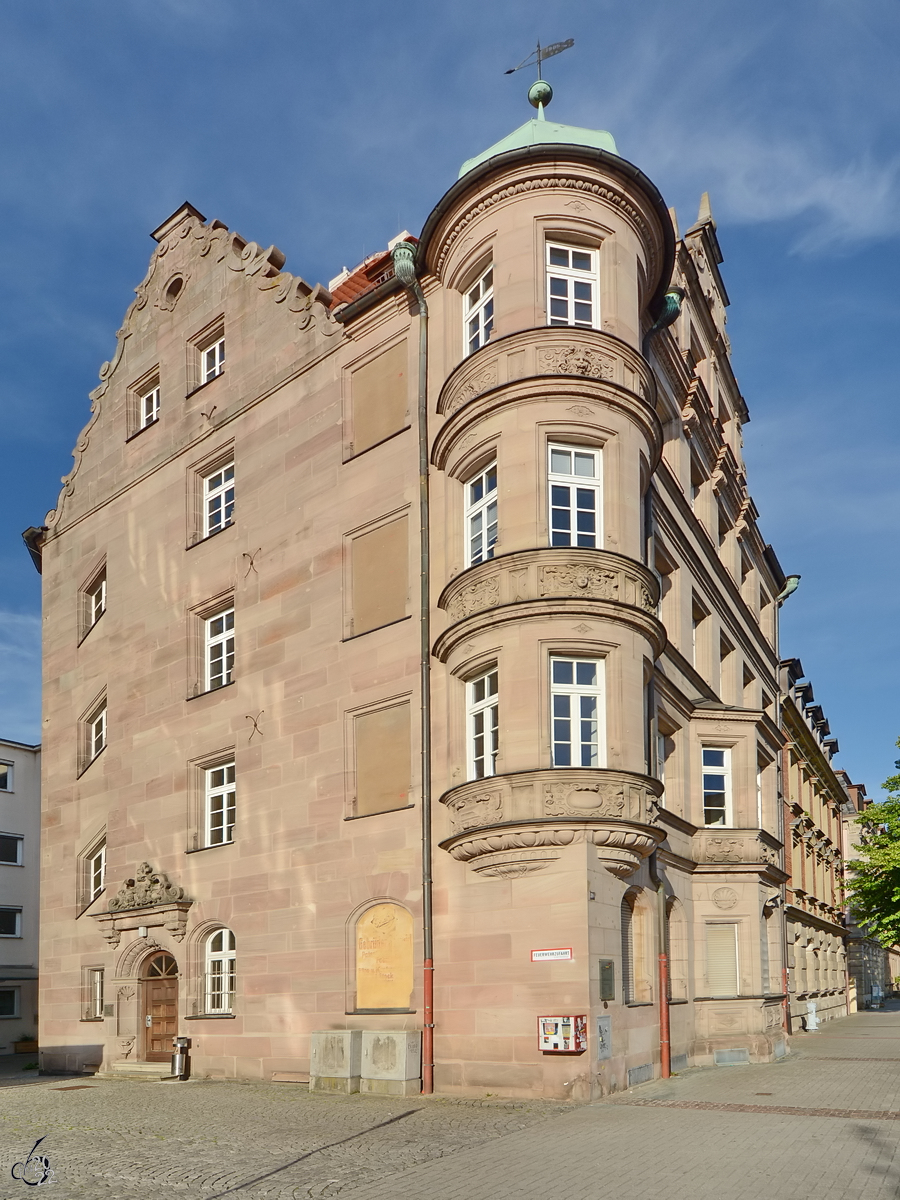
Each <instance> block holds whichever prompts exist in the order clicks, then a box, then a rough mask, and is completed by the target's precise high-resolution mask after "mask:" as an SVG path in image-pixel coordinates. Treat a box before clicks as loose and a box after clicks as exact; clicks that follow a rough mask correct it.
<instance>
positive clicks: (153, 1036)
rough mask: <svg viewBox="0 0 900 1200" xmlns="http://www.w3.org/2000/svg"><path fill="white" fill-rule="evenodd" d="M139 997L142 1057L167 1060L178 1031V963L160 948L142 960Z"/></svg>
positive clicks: (153, 1060) (150, 1059)
mask: <svg viewBox="0 0 900 1200" xmlns="http://www.w3.org/2000/svg"><path fill="white" fill-rule="evenodd" d="M141 1001H142V1003H141V1011H142V1013H143V1016H144V1055H143V1057H144V1059H145V1060H146V1061H147V1062H168V1061H169V1059H170V1057H171V1055H172V1038H174V1037H175V1034H176V1033H177V1032H178V964H177V963H176V961H175V959H174V958H173V957H172V955H171V954H166V953H164V952H160V953H158V954H154V955H152V956H151V957H150V958H148V959H147V960H146V962H145V963H144V968H143V970H142V972H141Z"/></svg>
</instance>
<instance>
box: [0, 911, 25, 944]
mask: <svg viewBox="0 0 900 1200" xmlns="http://www.w3.org/2000/svg"><path fill="white" fill-rule="evenodd" d="M21 936H22V910H21V908H0V937H8V938H17V937H21Z"/></svg>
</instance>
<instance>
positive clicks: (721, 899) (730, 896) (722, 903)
mask: <svg viewBox="0 0 900 1200" xmlns="http://www.w3.org/2000/svg"><path fill="white" fill-rule="evenodd" d="M712 902H713V904H714V905H715V906H716V908H721V909H723V910H726V909H729V908H734V906H735V905H736V904H737V902H738V894H737V892H736V891H735V890H734V888H730V887H721V888H716V890H715V891H714V892H713V894H712Z"/></svg>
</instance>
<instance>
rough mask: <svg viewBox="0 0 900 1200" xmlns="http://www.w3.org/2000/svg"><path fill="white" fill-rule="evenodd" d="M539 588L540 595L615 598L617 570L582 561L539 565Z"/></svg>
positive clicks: (616, 595) (617, 585)
mask: <svg viewBox="0 0 900 1200" xmlns="http://www.w3.org/2000/svg"><path fill="white" fill-rule="evenodd" d="M539 589H540V594H541V595H542V596H593V597H595V598H596V599H598V600H616V599H618V591H619V576H618V573H617V572H614V571H604V570H602V569H601V568H600V567H591V566H586V565H584V564H583V563H576V564H573V565H572V566H561V567H541V573H540V583H539ZM647 594H648V595H649V592H648V593H647Z"/></svg>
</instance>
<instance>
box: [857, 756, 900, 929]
mask: <svg viewBox="0 0 900 1200" xmlns="http://www.w3.org/2000/svg"><path fill="white" fill-rule="evenodd" d="M897 745H898V746H900V738H898V739H897ZM894 766H895V767H896V768H897V771H898V774H896V775H891V776H890V778H889V779H886V780H885V781H884V783H883V784H882V785H881V786H882V787H883V788H884V790H885V791H886V792H887V793H888V797H887V799H886V800H884V801H883V802H882V803H881V804H873V805H872V806H871V807H870V808H868V809H866V811H865V812H863V813H860V815H859V816H858V817H857V818H856V823H857V825H861V826H862V838H861V840H860V842H859V844H858V845H857V846H856V847H855V848H856V849H857V850H859V852H860V854H861V858H860V859H858V860H857V861H855V862H853V863H848V866H849V867H850V870H851V874H850V878H849V880H848V881H847V884H846V891H847V897H848V900H849V902H850V905H851V907H852V909H853V916H854V918H855V919H856V921H858V922H859V924H860V925H864V926H865V927H866V932H867V933H868V934H869V936H870V937H873V938H875V939H876V940H877V941H878V942H880V943H881V945H882V946H886V947H887V946H895V945H897V943H900V759H898V760H897V762H895V763H894Z"/></svg>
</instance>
